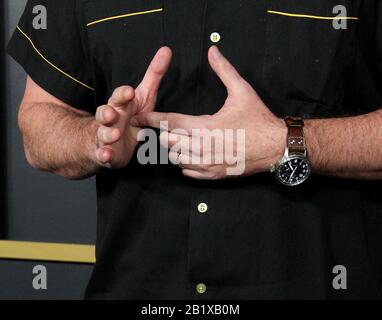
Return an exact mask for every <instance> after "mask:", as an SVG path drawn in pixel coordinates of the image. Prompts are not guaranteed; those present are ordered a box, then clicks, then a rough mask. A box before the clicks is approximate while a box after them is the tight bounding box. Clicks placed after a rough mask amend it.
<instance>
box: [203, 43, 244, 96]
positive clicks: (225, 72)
mask: <svg viewBox="0 0 382 320" xmlns="http://www.w3.org/2000/svg"><path fill="white" fill-rule="evenodd" d="M208 60H209V62H210V65H211V68H212V69H213V70H214V71H215V72H216V74H217V75H218V77H219V78H220V80H221V81H222V82H223V84H224V85H225V86H226V88H227V90H228V91H231V92H234V91H235V90H237V89H240V88H241V87H242V86H243V85H247V82H246V81H245V80H244V79H243V78H242V77H241V76H240V74H239V73H238V72H237V71H236V69H235V68H234V67H233V66H232V64H231V63H230V62H229V61H228V60H227V58H225V57H224V56H223V54H222V53H221V52H220V51H219V49H218V48H217V47H216V46H212V47H211V48H210V49H209V51H208Z"/></svg>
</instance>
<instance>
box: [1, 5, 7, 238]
mask: <svg viewBox="0 0 382 320" xmlns="http://www.w3.org/2000/svg"><path fill="white" fill-rule="evenodd" d="M0 23H1V24H0V238H5V236H6V235H5V231H6V230H5V225H6V221H5V218H6V204H5V199H6V197H5V149H6V147H5V143H6V136H5V40H4V38H5V10H4V1H0Z"/></svg>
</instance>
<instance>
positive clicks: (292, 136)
mask: <svg viewBox="0 0 382 320" xmlns="http://www.w3.org/2000/svg"><path fill="white" fill-rule="evenodd" d="M285 123H286V126H287V128H288V134H287V148H288V151H289V153H301V154H305V153H306V146H305V137H304V130H303V128H304V121H303V119H302V118H298V117H286V118H285Z"/></svg>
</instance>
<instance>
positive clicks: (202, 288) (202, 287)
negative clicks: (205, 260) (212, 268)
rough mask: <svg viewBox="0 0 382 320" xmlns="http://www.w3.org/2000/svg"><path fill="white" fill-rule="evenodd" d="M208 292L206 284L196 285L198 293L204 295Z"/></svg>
mask: <svg viewBox="0 0 382 320" xmlns="http://www.w3.org/2000/svg"><path fill="white" fill-rule="evenodd" d="M206 291H207V286H206V285H205V284H204V283H198V284H197V285H196V292H197V293H199V294H203V293H205V292H206Z"/></svg>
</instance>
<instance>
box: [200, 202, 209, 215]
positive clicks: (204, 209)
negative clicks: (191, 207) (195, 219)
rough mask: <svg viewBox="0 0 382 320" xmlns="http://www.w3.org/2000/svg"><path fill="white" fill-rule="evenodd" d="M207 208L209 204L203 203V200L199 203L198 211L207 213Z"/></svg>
mask: <svg viewBox="0 0 382 320" xmlns="http://www.w3.org/2000/svg"><path fill="white" fill-rule="evenodd" d="M207 210H208V206H207V204H205V203H203V202H202V203H199V204H198V211H199V212H200V213H206V212H207Z"/></svg>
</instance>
